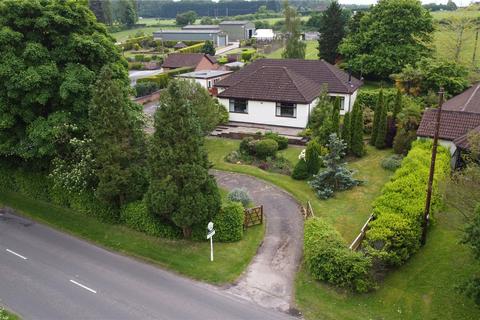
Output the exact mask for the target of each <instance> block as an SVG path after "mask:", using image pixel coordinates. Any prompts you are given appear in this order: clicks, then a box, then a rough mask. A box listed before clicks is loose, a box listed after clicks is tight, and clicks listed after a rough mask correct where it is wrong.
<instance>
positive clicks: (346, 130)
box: [342, 112, 352, 153]
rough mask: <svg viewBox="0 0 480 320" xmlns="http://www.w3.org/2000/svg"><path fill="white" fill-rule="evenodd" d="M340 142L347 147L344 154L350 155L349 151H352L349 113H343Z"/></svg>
mask: <svg viewBox="0 0 480 320" xmlns="http://www.w3.org/2000/svg"><path fill="white" fill-rule="evenodd" d="M342 140H343V141H344V142H345V143H346V145H347V150H346V152H347V153H350V151H351V150H352V130H351V118H350V112H347V113H345V116H343V126H342Z"/></svg>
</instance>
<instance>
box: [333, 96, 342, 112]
mask: <svg viewBox="0 0 480 320" xmlns="http://www.w3.org/2000/svg"><path fill="white" fill-rule="evenodd" d="M337 98H338V99H340V110H345V97H340V96H330V99H331V101H332V102H335V100H336V99H337Z"/></svg>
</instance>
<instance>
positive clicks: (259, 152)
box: [255, 139, 278, 159]
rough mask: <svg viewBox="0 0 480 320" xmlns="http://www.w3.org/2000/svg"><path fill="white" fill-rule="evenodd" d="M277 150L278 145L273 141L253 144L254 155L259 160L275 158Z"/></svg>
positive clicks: (267, 140) (265, 140) (261, 141)
mask: <svg viewBox="0 0 480 320" xmlns="http://www.w3.org/2000/svg"><path fill="white" fill-rule="evenodd" d="M277 150H278V143H277V142H276V141H275V140H273V139H264V140H260V141H257V142H256V143H255V155H256V156H257V157H258V158H259V159H266V158H267V157H275V155H276V154H277Z"/></svg>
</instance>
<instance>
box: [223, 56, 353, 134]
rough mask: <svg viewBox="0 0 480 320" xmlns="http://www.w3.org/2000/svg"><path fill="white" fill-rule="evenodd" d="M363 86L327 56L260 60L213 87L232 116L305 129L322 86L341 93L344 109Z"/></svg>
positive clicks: (349, 108)
mask: <svg viewBox="0 0 480 320" xmlns="http://www.w3.org/2000/svg"><path fill="white" fill-rule="evenodd" d="M361 85H362V81H360V80H358V79H356V78H354V77H352V76H349V74H348V73H346V72H344V71H343V70H341V69H339V68H337V67H335V66H333V65H331V64H329V63H328V62H326V61H323V60H300V59H259V60H255V61H254V62H252V63H251V64H249V65H247V66H245V67H244V68H243V69H241V70H239V71H237V72H235V73H233V74H232V75H230V76H229V77H227V78H225V79H223V80H222V81H219V82H217V84H216V85H215V86H216V87H217V88H218V92H219V93H218V99H219V101H220V102H221V103H222V104H223V105H224V106H225V108H227V110H228V111H229V112H230V120H231V121H234V122H243V123H250V124H261V125H272V126H284V127H292V128H305V127H306V126H307V124H308V120H309V117H310V114H311V112H312V110H313V108H314V107H315V106H316V104H317V102H318V97H319V95H320V92H321V90H322V88H324V86H327V88H328V95H329V96H332V97H340V99H341V114H345V113H346V112H348V111H350V110H351V109H352V107H353V104H354V102H355V99H356V97H357V91H358V88H359V87H360V86H361Z"/></svg>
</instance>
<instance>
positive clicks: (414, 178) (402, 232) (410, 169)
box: [363, 140, 450, 266]
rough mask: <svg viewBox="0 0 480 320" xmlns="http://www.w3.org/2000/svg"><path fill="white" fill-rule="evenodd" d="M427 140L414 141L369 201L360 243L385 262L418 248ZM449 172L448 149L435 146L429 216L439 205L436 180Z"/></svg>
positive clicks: (407, 255) (393, 261)
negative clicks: (370, 216)
mask: <svg viewBox="0 0 480 320" xmlns="http://www.w3.org/2000/svg"><path fill="white" fill-rule="evenodd" d="M431 148H432V142H431V141H420V140H419V141H415V142H414V143H413V148H412V150H410V152H409V153H408V155H407V157H405V158H404V159H403V161H402V166H401V167H400V168H399V169H397V171H396V172H395V174H394V175H393V177H392V178H391V180H390V182H388V183H387V184H386V185H385V186H384V187H383V189H382V194H381V195H380V196H379V197H377V198H376V199H375V201H374V203H373V207H374V209H373V215H374V217H375V219H374V221H372V222H371V223H370V224H369V230H368V231H367V233H366V238H365V241H364V243H363V248H364V250H365V252H366V253H367V254H368V255H371V256H373V257H375V258H378V259H380V261H382V262H383V263H385V264H386V265H388V266H399V265H402V264H403V263H405V261H407V260H408V259H409V258H410V256H412V255H413V254H414V253H415V252H417V251H418V249H419V246H420V237H421V225H422V219H423V213H424V209H425V199H426V187H427V182H428V176H429V169H430V159H431ZM449 173H450V153H449V152H448V150H447V149H446V148H444V147H442V146H439V148H438V154H437V162H436V167H435V176H434V178H435V180H434V185H433V194H432V204H431V211H430V216H431V217H432V216H433V213H435V212H437V211H438V210H439V209H441V207H442V205H443V196H442V192H441V191H440V188H439V184H440V183H442V182H443V181H445V180H446V178H447V177H448V175H449Z"/></svg>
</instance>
